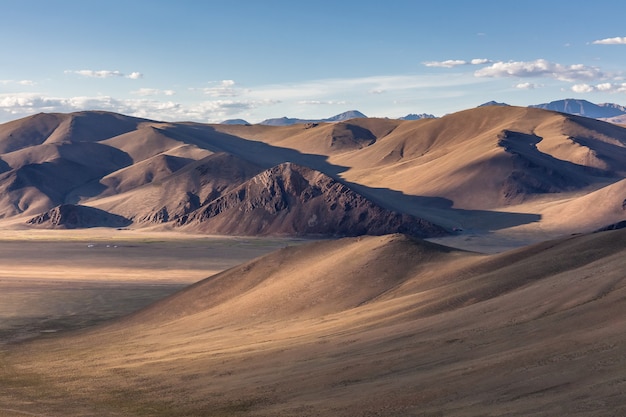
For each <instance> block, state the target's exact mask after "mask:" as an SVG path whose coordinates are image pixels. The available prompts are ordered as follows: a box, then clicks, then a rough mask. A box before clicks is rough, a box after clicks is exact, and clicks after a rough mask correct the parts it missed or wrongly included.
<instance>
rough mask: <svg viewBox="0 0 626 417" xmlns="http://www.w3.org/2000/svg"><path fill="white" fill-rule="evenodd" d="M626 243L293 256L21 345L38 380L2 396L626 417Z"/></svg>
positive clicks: (81, 402) (309, 248)
mask: <svg viewBox="0 0 626 417" xmlns="http://www.w3.org/2000/svg"><path fill="white" fill-rule="evenodd" d="M624 241H626V230H617V231H611V232H603V233H596V234H592V235H583V236H576V237H571V238H568V239H563V240H560V241H552V242H546V243H543V244H541V245H535V246H532V247H528V248H524V249H520V250H517V251H514V252H510V253H506V254H502V255H496V256H484V255H476V254H472V253H468V252H461V251H454V250H450V249H449V248H445V247H441V246H438V245H433V244H428V243H424V242H421V241H418V240H412V239H408V238H406V237H404V236H399V235H392V236H382V237H365V238H353V239H344V240H341V241H327V242H316V243H312V244H309V245H303V246H299V247H296V248H285V249H282V250H280V251H279V252H276V253H273V254H270V255H268V256H266V257H263V258H259V259H257V260H255V261H252V262H249V263H247V264H244V265H242V266H240V267H236V268H233V269H231V270H229V271H225V272H223V273H221V274H219V275H215V276H213V277H211V278H208V279H206V280H204V281H201V282H199V283H197V284H196V285H194V286H192V287H189V288H188V289H186V290H184V291H183V292H181V293H178V294H176V295H173V296H171V297H170V298H168V299H165V300H163V301H161V302H159V303H157V304H155V305H153V306H151V307H149V308H147V309H145V310H143V311H141V312H139V313H137V314H135V315H133V316H131V317H128V318H126V319H123V320H121V321H118V322H115V323H112V324H110V325H107V326H103V327H101V328H98V329H93V330H90V331H86V332H83V333H77V334H74V335H66V336H63V335H60V336H58V337H55V338H51V339H49V340H40V341H37V342H35V343H31V344H29V345H22V346H20V348H19V349H14V350H13V351H12V352H10V354H9V355H8V356H5V359H4V360H5V367H4V368H2V369H4V372H5V373H6V372H7V370H10V369H12V368H11V367H15V369H19V370H20V372H21V374H22V375H31V376H30V377H29V379H27V380H20V379H19V378H18V377H16V376H11V375H6V376H5V377H4V379H2V381H6V383H12V384H13V385H12V387H13V391H12V393H13V394H12V395H13V396H14V398H16V396H17V398H20V397H19V396H20V395H25V394H24V393H23V391H25V390H30V391H29V392H37V393H40V394H39V395H40V396H41V395H45V392H51V393H54V392H63V393H64V396H63V398H64V401H63V405H56V406H55V404H54V401H51V400H48V401H47V402H46V404H47V405H46V407H47V408H45V409H44V408H38V407H39V405H38V404H43V402H42V401H41V400H42V399H43V398H38V399H39V400H40V401H39V402H31V403H30V405H28V404H26V403H24V404H25V405H24V406H23V407H24V409H25V411H31V412H43V411H44V410H45V411H47V412H48V413H51V412H53V411H54V410H63V412H64V415H67V416H73V415H80V414H81V413H83V414H84V413H86V411H87V410H89V411H91V412H93V411H95V410H99V411H100V413H101V414H104V413H105V412H110V413H114V412H116V411H118V412H119V411H122V410H123V411H124V413H125V414H126V415H141V414H142V413H144V414H145V412H146V410H151V412H150V414H151V415H163V416H165V415H171V414H172V413H176V414H179V415H181V414H182V415H207V414H208V415H211V413H213V414H215V415H232V416H274V417H276V416H285V417H286V416H301V417H307V416H314V415H315V416H319V415H322V416H331V415H332V416H355V415H357V416H370V415H394V416H407V417H408V416H414V415H419V414H420V413H444V414H446V415H454V416H475V415H505V414H506V415H510V416H528V415H535V416H552V415H579V416H583V415H584V416H602V415H606V414H607V411H608V412H609V413H613V414H616V415H620V414H621V413H622V412H623V411H625V410H626V399H624V396H623V392H624V390H623V389H624V381H623V372H622V368H621V366H620V364H621V363H622V361H623V358H624V357H626V343H624V334H625V332H624V330H625V329H626V303H625V302H624V300H626V275H625V274H624V271H626V257H625V256H624V255H626V252H625V251H626V247H625V246H624V243H623V242H624ZM37 378H43V379H44V380H45V383H46V388H45V390H44V389H43V388H39V389H37V383H38V382H37V381H39V379H37ZM122 391H123V392H122ZM42 393H43V394H42ZM104 404H106V406H105V405H104ZM55 407H56V408H55ZM59 407H62V408H59ZM220 413H221V414H220Z"/></svg>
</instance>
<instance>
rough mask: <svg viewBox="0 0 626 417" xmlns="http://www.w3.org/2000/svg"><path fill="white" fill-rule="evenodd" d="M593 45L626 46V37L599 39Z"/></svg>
mask: <svg viewBox="0 0 626 417" xmlns="http://www.w3.org/2000/svg"><path fill="white" fill-rule="evenodd" d="M592 43H593V44H595V45H626V36H625V37H616V38H606V39H599V40H597V41H593V42H592Z"/></svg>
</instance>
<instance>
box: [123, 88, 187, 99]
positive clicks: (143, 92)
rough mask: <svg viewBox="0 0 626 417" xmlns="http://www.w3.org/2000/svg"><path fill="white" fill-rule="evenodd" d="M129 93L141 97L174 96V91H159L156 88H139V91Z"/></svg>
mask: <svg viewBox="0 0 626 417" xmlns="http://www.w3.org/2000/svg"><path fill="white" fill-rule="evenodd" d="M130 93H131V94H133V95H136V96H142V97H147V96H160V95H164V96H173V95H175V94H176V92H175V91H174V90H160V89H158V88H140V89H139V90H135V91H131V92H130Z"/></svg>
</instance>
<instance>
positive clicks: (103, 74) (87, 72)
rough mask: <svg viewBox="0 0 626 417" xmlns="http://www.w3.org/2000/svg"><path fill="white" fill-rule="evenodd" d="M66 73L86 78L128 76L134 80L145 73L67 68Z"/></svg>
mask: <svg viewBox="0 0 626 417" xmlns="http://www.w3.org/2000/svg"><path fill="white" fill-rule="evenodd" d="M65 73H66V74H76V75H80V76H82V77H86V78H116V77H120V78H121V77H126V78H130V79H132V80H138V79H140V78H143V74H142V73H140V72H131V73H130V74H128V75H124V73H122V72H120V71H110V70H97V71H96V70H88V69H84V70H65Z"/></svg>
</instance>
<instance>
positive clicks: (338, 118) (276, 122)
mask: <svg viewBox="0 0 626 417" xmlns="http://www.w3.org/2000/svg"><path fill="white" fill-rule="evenodd" d="M366 117H367V116H366V115H364V114H363V113H361V112H360V111H358V110H349V111H346V112H343V113H340V114H337V115H335V116H332V117H328V118H325V119H297V118H289V117H280V118H276V119H267V120H263V121H262V122H261V123H260V124H261V125H266V126H290V125H294V124H303V123H323V122H327V123H333V122H344V121H346V120H350V119H358V118H366Z"/></svg>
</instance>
